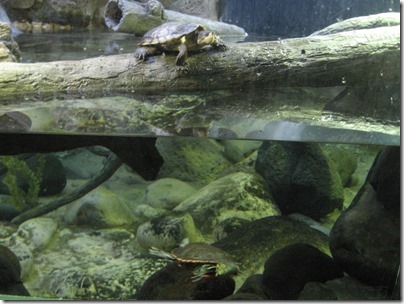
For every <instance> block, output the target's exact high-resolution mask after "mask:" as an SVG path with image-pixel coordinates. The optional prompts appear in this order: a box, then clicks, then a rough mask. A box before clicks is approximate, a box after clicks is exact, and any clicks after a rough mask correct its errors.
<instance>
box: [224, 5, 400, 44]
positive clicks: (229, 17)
mask: <svg viewBox="0 0 404 304" xmlns="http://www.w3.org/2000/svg"><path fill="white" fill-rule="evenodd" d="M219 10H220V12H219V16H221V21H223V22H229V23H233V24H236V25H238V26H241V27H243V28H244V29H245V30H246V31H247V33H249V34H250V35H251V34H257V35H266V36H272V37H273V38H274V39H276V38H292V37H303V36H307V35H310V34H311V33H313V32H315V31H317V30H320V29H322V28H324V27H326V26H328V25H330V24H333V23H335V22H337V21H339V20H344V19H348V18H352V17H357V16H365V15H370V14H377V13H382V12H389V11H393V12H399V11H400V1H399V0H221V1H220V8H219Z"/></svg>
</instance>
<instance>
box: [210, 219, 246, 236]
mask: <svg viewBox="0 0 404 304" xmlns="http://www.w3.org/2000/svg"><path fill="white" fill-rule="evenodd" d="M250 222H251V221H249V220H246V219H242V218H238V217H231V218H227V219H225V220H224V221H222V222H220V223H218V224H217V225H216V226H215V228H214V230H213V238H214V239H215V241H218V240H221V239H224V238H225V237H227V236H228V235H229V234H230V233H232V232H233V231H235V230H237V229H239V228H241V227H243V226H244V225H246V224H248V223H250Z"/></svg>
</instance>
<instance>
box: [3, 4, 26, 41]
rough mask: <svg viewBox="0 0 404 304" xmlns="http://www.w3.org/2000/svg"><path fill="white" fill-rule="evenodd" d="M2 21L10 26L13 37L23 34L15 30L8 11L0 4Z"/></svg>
mask: <svg viewBox="0 0 404 304" xmlns="http://www.w3.org/2000/svg"><path fill="white" fill-rule="evenodd" d="M0 21H1V22H5V23H7V24H8V25H10V28H11V34H12V35H13V37H15V36H18V35H19V34H21V31H19V30H17V29H16V28H15V26H14V25H13V24H12V23H11V21H10V18H8V16H7V13H6V11H5V10H4V8H3V7H2V6H1V3H0Z"/></svg>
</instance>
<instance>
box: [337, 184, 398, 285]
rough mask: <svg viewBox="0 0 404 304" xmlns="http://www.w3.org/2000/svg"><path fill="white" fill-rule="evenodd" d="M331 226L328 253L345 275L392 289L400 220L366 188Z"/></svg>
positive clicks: (371, 190) (370, 188)
mask: <svg viewBox="0 0 404 304" xmlns="http://www.w3.org/2000/svg"><path fill="white" fill-rule="evenodd" d="M359 196H360V198H359V199H357V201H356V202H353V203H352V204H351V206H350V208H349V209H348V210H347V211H345V212H344V213H343V214H342V215H341V216H340V217H339V218H338V219H337V221H336V222H335V224H334V226H333V228H332V229H331V233H330V249H331V252H332V255H333V257H334V259H335V261H336V262H337V263H338V264H339V265H340V266H341V267H342V268H343V270H344V271H345V272H346V273H348V274H349V275H351V276H353V277H355V278H357V279H359V280H361V281H362V282H365V283H367V284H370V285H373V286H378V285H384V286H389V287H390V288H393V287H394V285H395V283H396V278H397V273H398V271H399V267H400V216H399V214H397V213H396V212H391V211H388V210H386V209H385V208H384V207H383V205H382V204H381V203H380V202H379V201H378V199H377V196H376V192H375V191H374V190H373V188H372V187H371V186H369V185H367V186H365V188H364V189H362V190H361V191H360V193H359Z"/></svg>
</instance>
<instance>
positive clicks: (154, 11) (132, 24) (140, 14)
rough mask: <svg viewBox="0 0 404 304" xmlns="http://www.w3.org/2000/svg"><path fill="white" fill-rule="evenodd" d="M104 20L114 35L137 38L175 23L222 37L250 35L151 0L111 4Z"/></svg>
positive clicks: (111, 0) (111, 1)
mask: <svg viewBox="0 0 404 304" xmlns="http://www.w3.org/2000/svg"><path fill="white" fill-rule="evenodd" d="M104 20H105V24H106V25H107V26H108V27H109V28H110V29H112V30H114V31H118V32H126V33H133V34H137V35H143V34H144V33H146V32H147V31H148V30H150V29H152V28H154V27H156V26H159V25H161V24H163V23H165V22H171V21H177V22H183V23H189V22H193V23H198V24H203V25H205V26H206V28H207V29H208V30H210V31H214V32H216V33H217V34H218V35H231V36H240V37H241V38H244V37H245V36H246V35H247V34H246V32H245V30H244V29H242V28H241V27H239V26H236V25H233V24H228V23H224V22H219V21H214V20H210V19H206V18H201V17H197V16H192V15H188V14H183V13H179V12H175V11H172V10H166V9H164V7H163V5H162V4H161V3H160V2H158V1H156V0H149V1H148V2H146V3H140V2H133V1H128V0H109V1H108V3H107V4H106V6H105V14H104Z"/></svg>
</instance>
